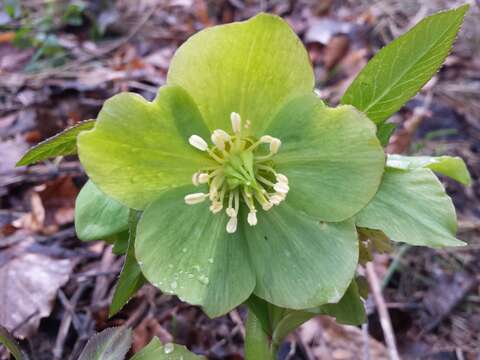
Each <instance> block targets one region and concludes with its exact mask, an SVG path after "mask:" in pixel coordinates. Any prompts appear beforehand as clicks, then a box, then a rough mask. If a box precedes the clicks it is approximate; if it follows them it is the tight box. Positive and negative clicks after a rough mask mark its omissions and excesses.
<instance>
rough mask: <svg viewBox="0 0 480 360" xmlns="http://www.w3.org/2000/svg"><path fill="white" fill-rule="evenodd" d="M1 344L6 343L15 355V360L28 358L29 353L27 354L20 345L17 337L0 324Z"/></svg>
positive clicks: (6, 346) (26, 359)
mask: <svg viewBox="0 0 480 360" xmlns="http://www.w3.org/2000/svg"><path fill="white" fill-rule="evenodd" d="M0 344H1V345H4V346H5V348H7V350H8V351H10V353H11V354H12V355H13V357H14V358H15V360H28V356H27V354H25V353H24V352H23V351H22V349H21V348H20V346H19V345H18V344H17V341H16V340H15V338H14V337H13V336H12V335H11V334H10V333H9V332H8V331H7V329H5V328H4V327H3V326H1V325H0Z"/></svg>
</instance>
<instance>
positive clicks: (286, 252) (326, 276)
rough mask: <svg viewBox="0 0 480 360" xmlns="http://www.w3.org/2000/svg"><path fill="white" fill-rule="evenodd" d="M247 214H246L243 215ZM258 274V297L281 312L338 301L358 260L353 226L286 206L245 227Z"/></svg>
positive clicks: (266, 213) (263, 215)
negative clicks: (322, 220)
mask: <svg viewBox="0 0 480 360" xmlns="http://www.w3.org/2000/svg"><path fill="white" fill-rule="evenodd" d="M244 215H246V214H244ZM243 232H244V234H245V237H246V240H247V241H248V247H249V250H250V251H249V253H250V258H251V260H252V264H253V267H254V269H255V273H256V277H257V285H256V287H255V291H254V293H255V295H257V296H258V297H260V298H262V299H264V300H266V301H268V302H270V303H272V304H274V305H276V306H280V307H286V308H290V309H305V308H309V307H314V306H319V305H321V304H325V303H331V302H333V303H334V302H338V301H339V300H340V299H341V297H342V296H343V294H344V292H345V290H346V289H347V287H348V286H349V284H350V282H351V281H352V277H353V275H354V273H355V269H356V267H357V261H358V239H357V232H356V230H355V226H354V222H353V221H352V220H348V221H346V222H343V223H320V222H318V221H317V220H316V219H313V218H310V217H307V216H305V214H303V213H301V212H299V211H298V210H296V208H294V207H293V206H291V204H290V203H289V200H288V197H287V200H286V201H285V203H282V204H281V205H280V206H278V207H274V208H272V209H271V210H269V211H263V210H259V214H258V223H257V225H256V226H253V227H252V226H249V225H248V224H246V223H245V222H244V223H243Z"/></svg>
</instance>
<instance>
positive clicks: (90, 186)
mask: <svg viewBox="0 0 480 360" xmlns="http://www.w3.org/2000/svg"><path fill="white" fill-rule="evenodd" d="M127 229H128V208H127V207H126V206H124V205H122V204H120V203H119V202H118V201H115V200H113V199H111V198H109V197H108V196H107V195H105V194H104V193H103V192H101V191H100V190H99V189H98V188H97V186H95V184H94V183H93V182H91V181H90V180H89V181H88V182H87V183H86V184H85V185H84V186H83V188H82V190H81V191H80V194H78V197H77V200H76V201H75V231H76V233H77V236H78V238H79V239H80V240H83V241H90V240H105V239H106V238H107V237H109V236H112V235H115V234H118V233H121V232H123V231H125V230H127Z"/></svg>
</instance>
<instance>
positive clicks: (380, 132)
mask: <svg viewBox="0 0 480 360" xmlns="http://www.w3.org/2000/svg"><path fill="white" fill-rule="evenodd" d="M396 128H397V125H396V124H393V123H382V124H379V125H378V127H377V137H378V140H380V143H381V144H382V146H387V145H388V142H389V141H390V137H391V136H392V135H393V132H394V131H395V129H396Z"/></svg>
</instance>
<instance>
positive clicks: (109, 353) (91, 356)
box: [78, 327, 132, 360]
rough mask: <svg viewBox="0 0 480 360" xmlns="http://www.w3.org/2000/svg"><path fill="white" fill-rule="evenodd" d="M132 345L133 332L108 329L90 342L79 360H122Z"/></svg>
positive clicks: (125, 329) (122, 329)
mask: <svg viewBox="0 0 480 360" xmlns="http://www.w3.org/2000/svg"><path fill="white" fill-rule="evenodd" d="M131 345H132V330H130V329H128V328H124V327H117V328H108V329H105V330H103V331H102V332H100V333H98V334H96V335H94V336H93V337H92V338H91V339H90V340H88V343H87V345H86V346H85V348H84V349H83V351H82V353H81V354H80V357H79V358H78V360H122V359H124V358H125V355H126V354H127V352H128V349H130V346H131Z"/></svg>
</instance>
